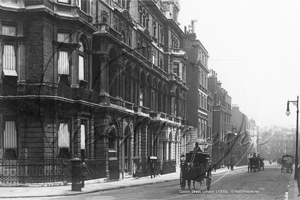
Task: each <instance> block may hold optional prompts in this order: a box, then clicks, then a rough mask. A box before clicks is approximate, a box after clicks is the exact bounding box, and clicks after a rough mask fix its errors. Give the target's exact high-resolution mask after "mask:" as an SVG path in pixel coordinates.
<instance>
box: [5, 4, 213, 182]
mask: <svg viewBox="0 0 300 200" xmlns="http://www.w3.org/2000/svg"><path fill="white" fill-rule="evenodd" d="M179 11H180V4H179V1H178V0H0V27H1V28H0V55H1V56H0V75H1V76H0V130H1V134H0V141H1V144H0V158H1V164H0V174H1V176H0V181H1V182H2V183H6V184H23V183H39V182H56V181H66V180H67V181H68V180H70V169H71V168H70V159H72V158H74V157H79V158H85V159H86V163H87V165H88V167H89V168H90V169H91V170H90V171H91V174H90V175H89V178H90V179H94V178H107V179H110V180H114V179H124V178H126V177H132V176H147V175H149V173H150V172H149V166H148V165H147V157H148V156H157V157H158V161H157V166H156V167H157V170H156V173H171V172H175V171H176V170H179V164H180V155H181V154H182V153H184V152H187V151H190V150H192V148H193V146H194V142H195V141H199V142H204V143H205V144H203V145H204V146H202V148H203V150H204V149H205V150H207V151H209V152H210V153H211V149H212V148H211V145H212V143H211V142H208V143H207V141H208V139H207V138H210V139H211V136H212V112H213V109H212V107H213V98H214V97H213V94H212V93H210V92H209V91H208V74H209V70H208V67H207V60H208V52H207V50H206V49H205V48H204V46H203V45H202V44H201V42H200V41H199V40H197V39H196V35H195V33H194V31H193V29H191V30H184V31H183V30H182V29H181V28H180V27H179V23H178V15H179ZM192 25H193V24H192ZM187 77H190V78H187ZM188 79H189V80H188ZM190 88H192V89H191V90H190ZM189 92H193V94H191V93H189ZM188 99H189V100H188ZM187 110H189V112H187ZM194 111H195V112H194ZM193 133H194V134H193ZM195 135H196V136H195Z"/></svg>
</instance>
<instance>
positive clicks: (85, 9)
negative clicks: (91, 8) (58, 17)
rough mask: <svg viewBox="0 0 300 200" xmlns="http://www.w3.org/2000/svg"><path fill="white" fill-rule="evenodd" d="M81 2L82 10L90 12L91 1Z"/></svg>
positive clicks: (83, 0) (84, 0)
mask: <svg viewBox="0 0 300 200" xmlns="http://www.w3.org/2000/svg"><path fill="white" fill-rule="evenodd" d="M79 2H80V6H79V7H80V9H81V10H82V11H84V12H86V13H87V12H88V4H89V0H79Z"/></svg>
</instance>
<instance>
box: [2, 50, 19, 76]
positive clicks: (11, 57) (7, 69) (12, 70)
mask: <svg viewBox="0 0 300 200" xmlns="http://www.w3.org/2000/svg"><path fill="white" fill-rule="evenodd" d="M2 60H3V61H2V62H3V73H4V75H5V76H18V74H17V71H16V53H15V47H14V45H10V44H5V45H4V46H3V57H2Z"/></svg>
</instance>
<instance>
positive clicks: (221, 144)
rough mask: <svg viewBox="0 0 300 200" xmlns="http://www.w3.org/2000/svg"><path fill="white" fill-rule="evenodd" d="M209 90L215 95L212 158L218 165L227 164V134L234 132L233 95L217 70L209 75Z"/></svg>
mask: <svg viewBox="0 0 300 200" xmlns="http://www.w3.org/2000/svg"><path fill="white" fill-rule="evenodd" d="M208 91H209V92H210V93H211V94H212V95H213V103H214V104H213V106H212V110H213V111H212V113H213V115H212V117H213V118H212V140H213V143H212V158H213V159H212V160H213V163H215V164H217V167H220V166H222V165H225V158H226V156H227V154H228V150H227V149H228V146H227V136H228V134H230V133H232V125H231V97H230V96H229V94H228V92H227V91H226V90H225V89H224V88H222V84H221V82H220V81H219V80H218V78H217V74H216V72H215V71H213V70H212V71H211V73H210V76H209V77H208Z"/></svg>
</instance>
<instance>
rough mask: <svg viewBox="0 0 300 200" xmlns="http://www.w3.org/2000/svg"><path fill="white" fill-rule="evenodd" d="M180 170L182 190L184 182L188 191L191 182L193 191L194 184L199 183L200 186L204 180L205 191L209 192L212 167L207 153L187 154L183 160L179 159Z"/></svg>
mask: <svg viewBox="0 0 300 200" xmlns="http://www.w3.org/2000/svg"><path fill="white" fill-rule="evenodd" d="M180 168H181V170H180V186H181V189H182V190H184V189H185V186H186V182H187V185H188V189H189V190H190V189H191V181H193V185H194V189H195V182H199V183H200V185H201V184H202V182H203V181H204V179H205V180H206V188H207V190H208V191H209V190H210V184H211V170H212V165H211V160H210V156H209V154H208V153H202V152H190V153H187V154H186V156H185V159H181V164H180Z"/></svg>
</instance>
